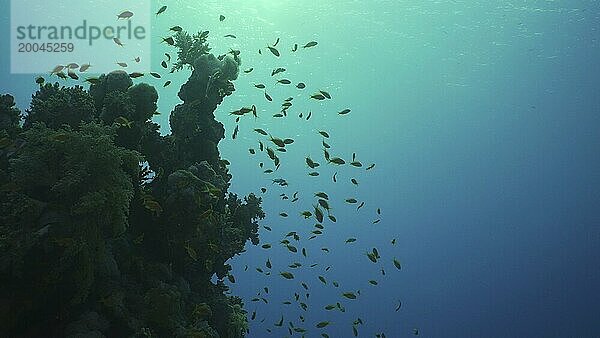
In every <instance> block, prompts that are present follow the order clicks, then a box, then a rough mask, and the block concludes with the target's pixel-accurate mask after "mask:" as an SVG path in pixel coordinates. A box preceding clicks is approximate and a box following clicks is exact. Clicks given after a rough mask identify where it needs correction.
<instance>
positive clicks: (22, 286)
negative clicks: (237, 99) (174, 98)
mask: <svg viewBox="0 0 600 338" xmlns="http://www.w3.org/2000/svg"><path fill="white" fill-rule="evenodd" d="M206 35H207V33H204V32H200V33H198V34H195V35H192V36H190V35H189V34H187V33H185V32H181V33H179V34H178V36H177V39H176V41H177V43H176V47H178V48H179V49H180V52H179V53H178V54H179V59H178V61H177V63H176V64H175V66H174V67H175V70H179V69H183V68H184V67H189V68H190V69H191V70H192V74H191V76H190V78H189V80H188V81H187V83H185V84H184V85H183V86H182V87H181V90H180V92H179V97H180V98H181V99H182V100H183V103H182V104H180V105H178V106H176V107H175V108H174V109H173V111H172V112H171V115H170V124H171V134H169V135H165V136H162V135H160V134H159V132H158V129H159V126H158V125H157V124H156V123H153V122H151V120H150V119H151V117H152V115H153V113H154V112H155V111H156V102H157V100H158V93H157V91H156V90H155V89H154V88H153V87H152V86H150V85H147V84H143V83H141V84H135V85H134V84H133V82H132V80H131V78H130V77H129V75H128V74H127V73H125V72H123V71H114V72H111V73H109V74H106V75H102V76H101V77H99V79H98V81H97V83H94V84H93V85H91V87H90V89H89V91H86V90H85V89H84V88H82V87H79V86H75V87H71V88H69V87H63V86H59V85H58V84H49V83H47V84H41V85H40V88H39V90H38V91H37V92H36V93H35V95H33V98H32V102H31V106H30V108H29V109H28V110H27V111H26V114H24V116H23V117H24V123H23V124H22V126H21V125H20V124H19V121H20V120H21V113H20V112H19V110H18V109H16V108H15V103H14V100H13V98H12V96H10V95H2V96H0V209H1V212H0V282H1V285H2V286H3V288H2V289H0V336H3V337H12V336H22V337H37V336H46V337H49V336H57V337H58V336H66V337H143V336H146V337H149V336H152V337H243V336H244V335H245V333H246V331H247V327H248V326H247V319H246V311H245V310H244V309H243V304H242V301H241V299H240V298H237V297H234V296H228V295H227V294H226V292H227V291H228V288H227V286H226V285H225V284H224V283H223V282H222V279H223V278H224V277H226V276H227V275H228V274H229V271H230V270H231V267H230V266H229V265H228V264H226V262H227V260H228V259H230V258H231V257H233V256H234V255H236V254H239V253H240V252H242V250H243V248H244V245H245V243H246V242H247V241H248V240H250V241H251V242H252V243H253V244H258V223H257V222H258V221H259V220H260V219H262V218H264V216H265V215H264V213H263V211H262V209H261V199H260V198H258V197H256V196H255V195H253V194H250V195H249V196H246V197H243V198H239V197H238V196H237V195H235V194H233V193H230V192H228V190H229V187H230V184H229V181H230V180H231V175H230V174H229V172H228V169H227V164H228V162H227V161H226V160H222V159H221V158H220V155H219V150H218V147H217V146H218V143H219V141H220V140H221V139H223V137H224V128H223V125H222V124H221V123H219V122H218V121H216V120H215V116H214V111H215V109H216V108H217V106H218V105H219V104H220V103H221V102H222V101H223V99H224V98H225V97H226V96H228V95H231V94H232V93H233V91H234V90H235V87H234V85H233V83H232V81H233V80H235V79H236V78H237V74H238V69H239V65H240V59H239V52H235V51H232V53H231V54H232V55H229V54H228V55H222V56H219V57H215V56H213V55H212V54H209V51H210V48H208V45H207V44H206ZM119 121H121V122H119ZM122 121H128V122H127V123H123V122H122ZM214 275H216V276H217V282H216V283H213V282H211V277H212V276H214Z"/></svg>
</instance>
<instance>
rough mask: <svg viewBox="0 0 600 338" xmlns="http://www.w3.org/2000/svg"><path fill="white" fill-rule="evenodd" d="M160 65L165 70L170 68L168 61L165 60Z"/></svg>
mask: <svg viewBox="0 0 600 338" xmlns="http://www.w3.org/2000/svg"><path fill="white" fill-rule="evenodd" d="M160 65H161V66H162V67H163V68H168V67H169V66H167V61H165V60H163V61H162V62H161V63H160Z"/></svg>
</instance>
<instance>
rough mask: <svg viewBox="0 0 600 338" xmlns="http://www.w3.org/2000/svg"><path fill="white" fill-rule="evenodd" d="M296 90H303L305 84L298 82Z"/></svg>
mask: <svg viewBox="0 0 600 338" xmlns="http://www.w3.org/2000/svg"><path fill="white" fill-rule="evenodd" d="M296 88H298V89H304V88H306V84H304V82H298V84H297V85H296Z"/></svg>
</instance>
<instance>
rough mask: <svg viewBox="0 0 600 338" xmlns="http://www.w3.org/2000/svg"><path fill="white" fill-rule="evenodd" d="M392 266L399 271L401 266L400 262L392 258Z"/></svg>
mask: <svg viewBox="0 0 600 338" xmlns="http://www.w3.org/2000/svg"><path fill="white" fill-rule="evenodd" d="M394 266H395V267H396V269H398V270H400V269H401V268H402V266H401V265H400V261H399V260H397V259H396V258H394Z"/></svg>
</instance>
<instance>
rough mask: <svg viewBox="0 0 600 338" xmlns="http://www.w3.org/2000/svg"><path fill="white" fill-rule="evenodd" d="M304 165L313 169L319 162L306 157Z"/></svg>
mask: <svg viewBox="0 0 600 338" xmlns="http://www.w3.org/2000/svg"><path fill="white" fill-rule="evenodd" d="M306 165H307V166H308V167H309V168H311V169H315V168H316V167H318V166H319V163H317V162H315V161H313V160H312V159H311V158H310V157H306Z"/></svg>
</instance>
